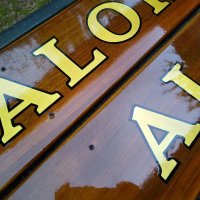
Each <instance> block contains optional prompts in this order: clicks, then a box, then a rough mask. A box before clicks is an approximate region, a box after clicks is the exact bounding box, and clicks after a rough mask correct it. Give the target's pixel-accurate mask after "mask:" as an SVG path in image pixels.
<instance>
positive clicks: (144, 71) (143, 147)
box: [10, 14, 200, 200]
mask: <svg viewBox="0 0 200 200" xmlns="http://www.w3.org/2000/svg"><path fill="white" fill-rule="evenodd" d="M199 36H200V14H198V17H195V18H194V19H193V20H192V21H191V23H190V24H187V25H186V26H185V27H184V28H183V29H182V30H181V31H179V32H178V33H177V34H176V36H175V37H174V38H173V39H172V40H170V41H169V42H168V43H166V44H165V46H163V48H162V49H160V50H159V52H157V54H156V55H154V58H152V59H151V60H149V61H148V62H147V63H146V64H144V65H143V66H142V67H141V68H140V70H139V71H137V73H135V74H134V75H133V76H132V77H131V78H129V79H128V80H127V82H126V83H125V84H123V85H122V86H121V87H120V88H119V89H118V90H117V91H116V92H115V93H114V94H113V95H112V96H111V97H110V98H109V99H108V100H107V101H106V102H105V103H104V104H103V105H102V106H101V107H100V108H99V109H98V110H97V111H96V112H95V113H94V114H93V115H92V116H91V117H90V118H89V119H88V120H87V121H86V122H85V123H84V124H83V125H82V126H81V127H79V129H78V130H77V131H76V132H75V133H74V135H73V136H74V137H72V138H71V139H67V140H66V141H65V142H64V143H63V144H62V146H60V147H59V148H58V149H56V150H55V151H54V153H53V154H52V155H51V156H49V159H48V160H47V161H46V162H45V163H41V165H40V166H39V167H38V169H35V171H34V172H33V173H32V174H31V175H30V177H28V178H27V179H26V180H24V182H23V183H21V184H20V185H19V187H18V188H16V190H15V192H13V194H11V198H10V199H27V200H28V199H54V197H55V199H67V200H79V199H81V200H85V199H87V200H100V199H101V200H116V199H117V200H132V199H145V200H146V199H154V200H156V199H159V200H161V199H170V200H177V199H178V200H183V199H185V200H194V199H196V198H197V197H198V194H199V192H200V167H199V166H200V157H199V154H200V141H199V140H198V141H197V142H196V143H195V144H194V146H193V147H192V149H191V150H189V149H188V148H186V146H185V145H183V143H182V140H179V139H178V140H176V142H175V143H174V144H173V145H172V147H171V148H170V150H169V151H168V156H172V157H175V158H176V159H178V160H179V161H180V162H181V164H180V166H179V167H178V169H177V170H176V172H175V174H174V175H173V176H172V178H171V179H170V180H169V182H168V183H167V184H166V183H164V182H163V181H162V180H161V179H160V178H159V176H158V168H157V165H156V163H155V161H154V159H153V157H152V155H151V152H150V151H149V148H148V147H147V144H146V143H145V141H144V139H143V137H142V135H141V132H140V131H139V129H138V127H137V126H136V124H135V123H134V122H133V121H130V120H129V119H130V116H131V114H132V112H131V111H132V107H133V105H140V106H143V107H146V108H148V109H151V110H154V111H157V112H159V113H164V114H165V115H168V116H171V117H174V118H176V119H181V120H184V121H188V122H190V123H194V122H199V121H200V112H199V110H200V102H199V101H197V100H196V99H194V98H193V97H191V96H190V95H188V94H187V93H186V92H185V91H183V90H182V89H181V88H180V87H178V86H176V85H174V83H168V84H164V83H163V82H162V81H161V78H162V77H163V75H165V74H166V72H168V71H169V69H170V68H171V67H173V66H174V65H175V63H176V62H180V63H181V64H182V65H183V72H184V74H186V75H187V76H189V77H190V78H191V79H193V80H194V81H196V83H198V84H200V70H199V69H200V68H199V66H200V48H199V47H200V40H199ZM91 144H92V145H94V146H93V148H91V150H89V148H88V146H89V145H91Z"/></svg>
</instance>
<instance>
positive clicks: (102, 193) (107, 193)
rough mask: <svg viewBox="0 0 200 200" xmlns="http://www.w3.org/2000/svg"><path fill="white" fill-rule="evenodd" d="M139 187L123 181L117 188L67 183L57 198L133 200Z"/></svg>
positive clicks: (74, 199) (69, 199) (56, 194)
mask: <svg viewBox="0 0 200 200" xmlns="http://www.w3.org/2000/svg"><path fill="white" fill-rule="evenodd" d="M138 191H139V188H138V187H137V186H135V185H133V184H132V183H128V182H121V183H119V184H117V186H116V187H115V188H95V187H89V186H86V187H70V184H69V183H67V184H65V185H63V186H62V187H61V188H60V189H58V190H57V191H56V193H55V199H56V200H60V199H65V200H81V199H87V200H110V199H117V200H133V198H134V196H135V194H136V193H137V192H138Z"/></svg>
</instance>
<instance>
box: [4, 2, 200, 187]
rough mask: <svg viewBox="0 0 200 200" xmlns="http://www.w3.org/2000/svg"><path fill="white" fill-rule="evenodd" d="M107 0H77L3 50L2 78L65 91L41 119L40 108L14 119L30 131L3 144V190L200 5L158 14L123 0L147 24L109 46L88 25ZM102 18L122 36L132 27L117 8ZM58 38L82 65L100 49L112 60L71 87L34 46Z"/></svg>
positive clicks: (188, 4) (178, 5)
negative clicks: (96, 8)
mask: <svg viewBox="0 0 200 200" xmlns="http://www.w3.org/2000/svg"><path fill="white" fill-rule="evenodd" d="M102 2H104V1H100V0H92V1H89V0H81V1H76V2H75V3H74V4H72V5H70V7H68V8H66V9H65V10H63V11H62V12H60V13H59V14H57V15H56V16H54V17H53V18H52V19H50V20H48V21H47V22H46V23H44V24H42V25H40V26H39V27H38V28H36V29H34V30H32V31H31V32H30V33H28V34H26V35H24V36H23V37H21V38H20V39H19V40H17V41H15V42H13V43H12V44H10V45H9V46H7V47H6V48H5V49H3V50H2V51H1V52H0V67H1V71H0V76H1V77H3V78H5V79H9V80H12V81H16V82H18V83H21V84H25V85H28V86H29V87H34V88H38V89H41V90H44V91H47V92H49V93H53V92H55V91H59V92H60V93H61V94H62V95H63V98H62V99H61V100H60V101H59V102H58V103H57V104H55V105H54V106H53V107H52V108H51V109H49V110H48V111H47V112H45V113H44V114H43V115H42V116H40V117H38V116H37V115H36V114H35V112H34V106H31V107H29V108H28V109H26V110H25V111H24V112H23V113H22V114H21V115H20V116H18V117H17V118H16V119H15V120H14V123H23V125H24V127H25V130H24V131H23V132H22V133H21V134H20V135H18V136H17V137H16V138H15V139H14V140H13V141H11V142H10V143H9V144H8V145H7V146H5V147H3V146H1V147H0V187H1V189H3V188H4V187H5V186H7V185H8V184H9V183H10V182H11V181H13V180H14V179H15V178H16V176H17V175H19V174H20V173H21V172H23V171H24V170H25V169H26V168H27V167H28V166H29V165H30V164H31V163H32V162H33V161H34V160H35V159H37V158H39V157H40V156H41V155H42V154H43V152H45V151H46V149H48V147H50V146H51V145H52V144H54V143H55V142H56V141H57V139H59V137H60V136H62V135H64V134H68V132H67V131H68V130H69V129H70V128H71V127H73V126H74V124H76V122H77V121H78V120H79V119H80V118H81V117H82V116H84V115H85V113H87V112H88V111H89V110H90V109H91V108H92V106H94V105H95V103H96V102H97V101H98V100H99V99H101V98H102V97H103V96H104V95H105V94H106V93H108V92H109V90H110V88H112V87H114V86H115V84H116V83H117V82H118V81H119V80H120V79H121V78H122V77H124V76H125V75H126V74H128V73H129V72H130V70H132V69H134V67H135V66H136V65H137V64H138V63H139V62H140V61H142V60H143V59H144V58H145V56H147V55H148V54H149V53H150V52H151V51H152V50H153V49H155V48H156V47H157V45H158V44H160V43H161V42H162V41H163V40H164V39H165V38H166V37H167V36H169V34H170V33H171V32H172V31H173V30H175V28H176V27H177V26H178V25H179V24H180V23H181V22H183V21H184V20H185V19H186V17H187V16H188V15H189V14H191V13H192V12H193V10H194V9H196V8H197V7H198V6H199V1H197V0H184V1H180V0H177V1H175V2H174V1H173V2H172V4H171V5H170V6H169V7H168V8H167V9H166V10H165V11H163V12H162V13H161V14H160V15H159V16H157V15H155V14H153V12H152V7H150V6H149V5H147V4H146V3H144V2H143V1H134V0H129V1H119V2H122V3H124V4H127V5H129V6H131V7H133V8H134V9H135V10H136V11H137V12H138V13H139V15H140V17H141V19H142V27H141V29H140V32H139V33H138V34H137V36H135V37H134V38H132V39H131V40H129V41H127V42H124V43H121V44H108V43H105V42H102V41H100V40H98V39H97V38H95V37H94V36H93V35H92V34H91V32H90V31H89V30H88V28H87V26H86V17H87V15H88V13H89V11H90V10H91V9H92V8H93V7H94V6H96V5H98V4H99V3H102ZM99 18H100V20H105V19H106V21H107V22H108V25H107V27H108V28H109V29H111V30H112V31H114V32H116V33H119V34H120V33H123V32H124V31H126V30H127V28H128V27H129V23H128V22H127V21H126V20H125V19H124V18H123V17H122V16H121V15H119V14H117V13H115V12H112V11H109V12H108V11H104V12H102V13H101V14H100V15H99ZM53 36H55V37H56V38H57V39H58V40H59V42H58V44H57V46H58V47H59V48H60V49H61V50H62V51H63V52H64V53H66V54H67V55H68V56H69V57H70V58H71V59H73V60H74V61H76V62H77V63H78V64H79V65H80V66H84V65H85V63H87V62H88V61H90V60H91V58H92V57H91V52H92V49H94V48H95V47H97V48H98V49H100V50H101V51H102V52H105V54H106V55H107V56H108V57H109V59H108V60H107V61H106V62H104V63H103V64H102V65H101V66H100V67H98V69H96V70H95V71H94V72H93V73H91V74H90V75H89V76H88V77H87V78H86V79H84V80H83V81H82V82H81V83H80V84H79V85H78V86H77V87H75V88H74V89H72V90H71V89H70V88H69V87H68V86H67V85H66V82H67V77H66V76H65V75H63V73H61V72H60V71H59V70H58V69H57V68H56V67H55V66H54V65H53V64H52V63H51V62H49V60H48V59H46V58H45V57H42V56H38V57H36V56H33V54H32V52H33V50H34V49H36V48H38V47H40V46H41V45H43V44H44V43H45V42H46V41H47V40H49V39H50V38H52V37H53ZM144 87H145V86H144ZM11 102H12V101H11ZM14 103H15V101H14V102H13V104H14ZM163 108H164V106H163ZM52 113H53V114H52ZM1 134H2V133H1Z"/></svg>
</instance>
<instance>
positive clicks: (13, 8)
mask: <svg viewBox="0 0 200 200" xmlns="http://www.w3.org/2000/svg"><path fill="white" fill-rule="evenodd" d="M50 1H51V0H0V32H2V31H3V30H5V29H7V28H9V27H11V26H12V25H13V24H14V23H16V22H18V21H20V20H21V19H23V18H24V17H26V16H27V15H29V14H31V13H32V12H34V11H36V10H38V9H39V8H41V7H42V6H44V5H45V4H47V3H49V2H50Z"/></svg>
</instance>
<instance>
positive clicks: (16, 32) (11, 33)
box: [0, 0, 76, 50]
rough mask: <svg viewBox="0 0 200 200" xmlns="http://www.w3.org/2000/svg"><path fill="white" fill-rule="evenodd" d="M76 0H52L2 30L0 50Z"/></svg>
mask: <svg viewBox="0 0 200 200" xmlns="http://www.w3.org/2000/svg"><path fill="white" fill-rule="evenodd" d="M75 1H76V0H59V1H58V0H52V1H51V2H50V3H48V4H47V5H45V6H43V7H42V8H40V9H39V10H37V11H35V12H33V13H32V14H30V15H28V16H27V17H25V18H24V19H22V20H21V21H19V22H17V23H15V24H14V25H12V26H11V27H10V28H8V29H6V30H4V31H2V32H1V33H0V50H2V49H3V48H5V47H6V46H8V45H9V44H11V43H12V42H14V41H15V40H17V39H18V38H20V37H22V36H23V35H24V34H26V33H28V32H29V31H31V30H33V29H34V28H35V27H37V26H39V25H40V24H42V23H43V22H45V21H46V20H48V19H49V18H51V17H53V16H54V15H56V14H57V13H58V12H60V11H61V10H63V9H65V8H66V7H68V6H70V5H71V4H72V3H74V2H75Z"/></svg>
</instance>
